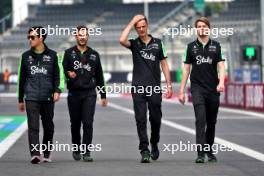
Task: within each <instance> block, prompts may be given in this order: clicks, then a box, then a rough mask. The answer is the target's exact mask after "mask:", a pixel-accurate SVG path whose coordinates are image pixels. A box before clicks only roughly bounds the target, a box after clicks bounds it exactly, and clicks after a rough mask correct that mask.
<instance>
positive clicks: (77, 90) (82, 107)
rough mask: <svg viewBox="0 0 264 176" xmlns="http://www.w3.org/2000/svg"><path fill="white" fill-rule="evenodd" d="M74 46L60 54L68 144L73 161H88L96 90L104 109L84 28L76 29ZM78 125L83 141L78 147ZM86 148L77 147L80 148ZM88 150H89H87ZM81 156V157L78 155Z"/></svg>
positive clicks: (100, 79) (99, 73)
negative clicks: (64, 78)
mask: <svg viewBox="0 0 264 176" xmlns="http://www.w3.org/2000/svg"><path fill="white" fill-rule="evenodd" d="M76 29H77V30H76V36H75V38H76V42H77V45H76V46H73V47H71V48H69V49H67V50H66V51H65V53H64V58H63V68H64V74H65V77H66V80H67V88H68V89H69V93H68V108H69V114H70V120H71V134H72V144H74V146H76V145H77V146H78V149H77V150H76V151H73V153H72V156H73V159H74V160H76V161H78V160H81V158H83V161H86V162H92V161H93V158H92V157H91V150H92V147H93V144H92V138H93V120H94V112H95V105H96V97H97V94H96V88H98V90H99V93H100V95H101V105H102V106H103V107H105V106H107V99H106V92H105V87H104V76H103V69H102V66H101V61H100V56H99V54H98V52H96V51H95V50H94V49H92V48H90V47H88V46H87V42H88V37H89V34H88V28H87V27H86V26H78V27H77V28H76ZM81 124H82V125H83V138H82V144H81V134H80V129H81ZM84 145H85V146H86V147H85V148H81V146H84ZM90 149H91V150H90ZM81 154H83V156H81Z"/></svg>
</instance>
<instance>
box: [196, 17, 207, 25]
mask: <svg viewBox="0 0 264 176" xmlns="http://www.w3.org/2000/svg"><path fill="white" fill-rule="evenodd" d="M198 22H203V23H205V24H206V25H207V26H208V27H209V28H210V21H209V20H208V18H206V17H200V18H198V19H197V20H196V21H195V23H194V26H195V27H196V28H197V24H198Z"/></svg>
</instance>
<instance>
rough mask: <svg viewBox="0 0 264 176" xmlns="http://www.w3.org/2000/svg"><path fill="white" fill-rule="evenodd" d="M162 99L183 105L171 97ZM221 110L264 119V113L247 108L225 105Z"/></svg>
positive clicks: (190, 104)
mask: <svg viewBox="0 0 264 176" xmlns="http://www.w3.org/2000/svg"><path fill="white" fill-rule="evenodd" d="M162 101H164V102H166V103H172V104H177V105H181V104H180V103H179V102H178V100H177V99H171V100H168V99H162ZM185 105H187V106H192V103H189V102H187V103H185ZM182 106H183V105H182ZM219 111H222V112H229V113H234V114H242V115H248V116H254V117H258V118H260V119H264V113H259V112H251V111H247V110H240V109H231V108H225V107H220V108H219Z"/></svg>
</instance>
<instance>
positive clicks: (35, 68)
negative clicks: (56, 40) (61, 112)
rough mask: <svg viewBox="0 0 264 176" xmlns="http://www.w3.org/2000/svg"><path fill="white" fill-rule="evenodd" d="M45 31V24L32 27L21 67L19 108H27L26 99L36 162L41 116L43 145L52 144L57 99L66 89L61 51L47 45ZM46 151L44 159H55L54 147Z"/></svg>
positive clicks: (32, 148) (31, 150) (33, 156)
mask: <svg viewBox="0 0 264 176" xmlns="http://www.w3.org/2000/svg"><path fill="white" fill-rule="evenodd" d="M44 32H45V31H44V28H43V27H41V26H35V27H32V28H30V29H29V30H28V40H29V44H30V47H31V49H30V50H28V51H26V52H24V53H23V54H22V58H21V62H20V65H19V70H18V74H19V76H18V101H19V110H20V111H24V109H25V105H24V101H25V104H26V112H27V120H28V139H29V148H30V154H31V157H32V158H31V163H32V164H38V163H39V162H40V161H41V158H40V147H39V117H40V116H41V120H42V125H43V130H44V136H43V145H45V146H46V147H48V145H49V144H51V143H52V140H53V134H54V124H53V116H54V102H56V101H58V100H59V98H60V93H61V91H62V89H63V87H62V86H61V85H62V84H61V82H60V70H59V65H58V58H57V54H56V52H55V51H53V50H51V49H49V48H48V47H47V46H46V45H45V43H44V41H45V39H46V35H45V34H44ZM43 154H44V159H43V161H44V162H51V155H50V151H48V150H44V151H43Z"/></svg>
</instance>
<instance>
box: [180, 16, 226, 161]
mask: <svg viewBox="0 0 264 176" xmlns="http://www.w3.org/2000/svg"><path fill="white" fill-rule="evenodd" d="M195 28H196V29H197V35H198V38H197V39H196V40H195V41H193V42H191V43H189V44H188V46H187V50H186V54H185V58H184V69H183V77H182V82H181V85H180V93H179V101H180V102H181V103H182V104H184V102H185V95H184V89H185V85H186V82H187V80H188V77H189V74H190V67H191V66H192V71H191V78H190V79H191V93H192V100H193V107H194V112H195V126H196V143H197V150H198V151H197V152H198V157H197V159H196V160H195V162H196V163H204V162H205V154H206V155H207V157H208V161H209V162H216V161H217V159H216V157H215V155H214V154H213V151H212V145H213V144H214V138H215V124H216V119H217V113H218V108H219V96H220V92H223V91H224V88H225V86H224V79H225V65H224V61H225V60H224V58H223V57H222V54H221V46H220V44H219V43H218V42H216V41H214V40H212V39H210V38H209V29H210V22H209V20H208V19H207V18H205V17H201V18H199V19H197V20H196V22H195ZM217 68H218V70H217ZM218 71H219V78H218Z"/></svg>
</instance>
